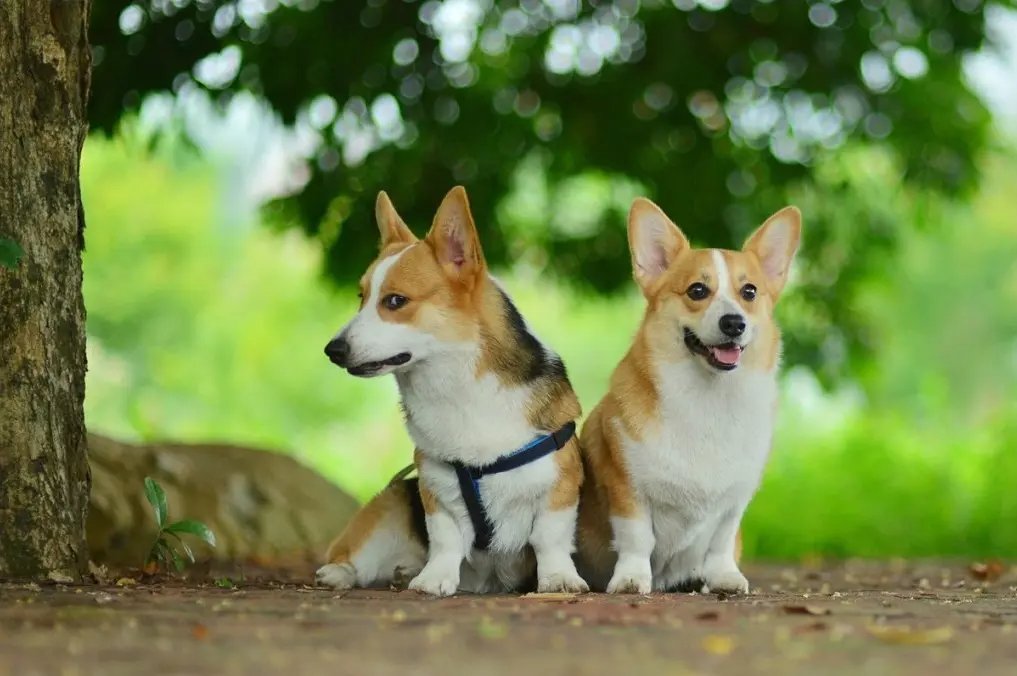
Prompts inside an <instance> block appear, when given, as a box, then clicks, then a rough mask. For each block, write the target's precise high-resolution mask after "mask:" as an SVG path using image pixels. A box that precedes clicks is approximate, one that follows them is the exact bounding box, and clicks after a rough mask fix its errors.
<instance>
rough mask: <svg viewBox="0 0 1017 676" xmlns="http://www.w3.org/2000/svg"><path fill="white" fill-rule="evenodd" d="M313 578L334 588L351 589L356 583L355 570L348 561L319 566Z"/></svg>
mask: <svg viewBox="0 0 1017 676" xmlns="http://www.w3.org/2000/svg"><path fill="white" fill-rule="evenodd" d="M314 579H315V580H316V581H317V582H318V584H323V585H327V586H329V587H335V588H336V589H351V588H352V587H354V586H355V585H356V584H357V571H356V570H355V569H354V568H353V566H352V565H350V564H349V563H330V564H328V565H327V566H322V567H321V568H319V569H318V572H317V573H315V574H314Z"/></svg>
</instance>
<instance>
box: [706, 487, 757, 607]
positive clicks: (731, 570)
mask: <svg viewBox="0 0 1017 676" xmlns="http://www.w3.org/2000/svg"><path fill="white" fill-rule="evenodd" d="M747 506H748V505H740V506H738V507H735V508H732V509H731V510H730V511H729V512H727V513H725V514H724V516H723V518H722V519H721V520H720V524H719V525H718V527H717V532H716V533H714V535H713V538H712V539H711V540H710V546H709V548H708V549H707V550H706V561H705V562H704V564H703V578H704V580H705V582H706V587H707V589H706V590H708V591H712V592H726V593H729V594H747V593H748V592H749V581H748V580H747V579H745V576H744V575H742V572H741V571H740V570H738V560H737V557H738V552H737V549H738V526H739V524H740V523H741V520H742V514H744V512H745V508H746V507H747Z"/></svg>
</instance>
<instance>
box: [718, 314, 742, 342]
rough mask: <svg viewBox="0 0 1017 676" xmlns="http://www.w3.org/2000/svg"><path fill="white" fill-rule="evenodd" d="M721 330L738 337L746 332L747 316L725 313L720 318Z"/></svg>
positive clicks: (732, 336)
mask: <svg viewBox="0 0 1017 676" xmlns="http://www.w3.org/2000/svg"><path fill="white" fill-rule="evenodd" d="M720 331H721V333H723V334H724V335H725V336H730V337H731V338H737V337H738V336H740V335H742V334H743V333H745V317H742V316H741V315H724V316H723V317H721V318H720Z"/></svg>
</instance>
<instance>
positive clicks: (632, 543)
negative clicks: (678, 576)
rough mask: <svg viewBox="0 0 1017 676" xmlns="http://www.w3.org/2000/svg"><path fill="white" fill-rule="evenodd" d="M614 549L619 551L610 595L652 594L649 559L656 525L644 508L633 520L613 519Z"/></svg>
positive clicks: (651, 575) (616, 517) (614, 517)
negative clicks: (654, 525)
mask: <svg viewBox="0 0 1017 676" xmlns="http://www.w3.org/2000/svg"><path fill="white" fill-rule="evenodd" d="M611 530H612V531H613V532H614V542H613V546H614V549H615V551H617V552H618V562H617V563H615V565H614V575H612V576H611V581H610V582H608V584H607V593H609V594H649V593H650V589H651V588H652V586H653V571H652V569H651V568H650V556H651V555H652V554H653V545H654V543H655V538H654V537H653V522H652V519H651V518H650V511H649V509H647V508H646V507H645V506H642V505H641V506H640V508H639V509H638V510H637V511H636V512H635V514H633V515H632V516H630V517H621V516H612V517H611Z"/></svg>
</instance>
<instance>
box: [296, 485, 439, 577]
mask: <svg viewBox="0 0 1017 676" xmlns="http://www.w3.org/2000/svg"><path fill="white" fill-rule="evenodd" d="M408 490H409V489H408V488H407V487H406V485H405V483H404V482H402V481H394V482H393V483H391V484H390V485H389V486H387V487H386V488H385V490H383V491H382V492H381V493H379V494H378V495H376V496H375V497H374V498H372V499H371V500H370V501H369V502H368V503H367V504H366V505H364V506H363V507H361V508H360V509H359V510H357V512H356V513H355V514H354V515H353V518H351V519H350V522H349V524H348V525H347V526H346V528H345V529H344V530H343V532H342V534H341V535H340V536H339V537H338V538H336V540H335V542H333V543H332V546H331V547H329V551H328V555H327V560H328V563H327V564H326V565H324V566H322V567H321V568H319V569H318V571H317V573H316V579H317V581H318V583H319V584H323V585H328V586H330V587H335V588H336V589H350V588H351V587H370V586H373V585H387V584H389V583H391V582H393V581H395V578H396V575H397V570H398V571H400V574H401V575H405V576H410V575H416V574H417V573H418V572H419V571H420V569H421V568H422V567H423V565H424V560H425V559H426V557H427V548H426V547H425V546H424V543H423V542H421V541H420V539H419V538H418V537H417V535H416V534H415V533H414V532H413V530H412V527H411V525H410V524H411V515H410V508H409V499H408V498H409V496H408V494H407V491H408Z"/></svg>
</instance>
